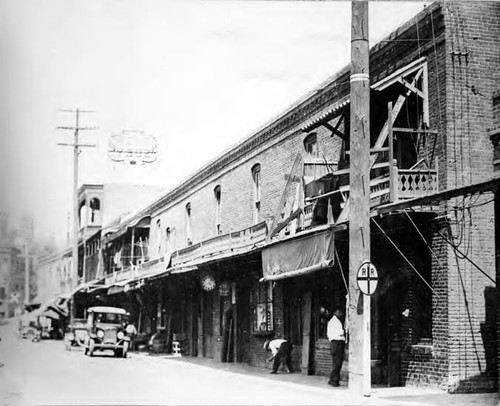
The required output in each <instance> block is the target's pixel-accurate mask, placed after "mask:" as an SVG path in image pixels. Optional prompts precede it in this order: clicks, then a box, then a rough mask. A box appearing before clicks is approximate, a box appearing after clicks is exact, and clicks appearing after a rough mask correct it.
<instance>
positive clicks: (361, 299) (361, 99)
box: [349, 1, 371, 396]
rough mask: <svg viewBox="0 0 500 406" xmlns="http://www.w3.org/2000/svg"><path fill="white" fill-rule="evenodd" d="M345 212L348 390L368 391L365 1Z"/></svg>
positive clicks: (355, 5) (356, 41)
mask: <svg viewBox="0 0 500 406" xmlns="http://www.w3.org/2000/svg"><path fill="white" fill-rule="evenodd" d="M350 82H351V141H350V146H351V157H350V197H349V201H350V203H349V204H350V216H349V390H351V391H352V392H353V393H356V394H360V393H362V394H363V395H365V396H369V395H370V390H371V359H370V358H371V355H370V353H371V351H370V350H371V340H370V296H368V295H363V294H362V293H361V291H360V289H359V286H358V284H357V273H358V269H359V267H360V266H361V264H362V263H363V262H365V261H369V260H370V76H369V43H368V2H367V1H353V2H352V29H351V80H350Z"/></svg>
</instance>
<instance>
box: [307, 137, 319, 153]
mask: <svg viewBox="0 0 500 406" xmlns="http://www.w3.org/2000/svg"><path fill="white" fill-rule="evenodd" d="M304 149H305V150H306V152H307V153H308V154H311V155H318V139H317V136H316V133H311V134H309V135H308V136H307V137H306V138H304Z"/></svg>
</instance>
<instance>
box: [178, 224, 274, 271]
mask: <svg viewBox="0 0 500 406" xmlns="http://www.w3.org/2000/svg"><path fill="white" fill-rule="evenodd" d="M266 236H267V225H266V222H261V223H259V224H256V225H254V226H252V227H248V228H245V229H243V230H240V231H236V232H232V233H228V234H222V235H219V236H217V237H213V238H209V239H207V240H204V241H201V242H199V243H197V244H193V245H190V246H189V247H186V248H183V249H180V250H178V251H175V252H174V253H173V254H172V266H173V267H175V266H179V265H181V264H185V263H188V262H195V261H201V260H207V259H211V258H218V257H223V256H225V255H228V254H238V253H243V252H246V251H250V250H251V249H252V248H254V247H255V246H257V245H258V244H261V243H263V242H264V241H265V239H266Z"/></svg>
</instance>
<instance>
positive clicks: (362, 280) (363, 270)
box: [356, 261, 378, 295]
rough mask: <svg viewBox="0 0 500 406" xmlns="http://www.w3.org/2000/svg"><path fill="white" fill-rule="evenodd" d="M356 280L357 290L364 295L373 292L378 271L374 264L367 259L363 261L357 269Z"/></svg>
mask: <svg viewBox="0 0 500 406" xmlns="http://www.w3.org/2000/svg"><path fill="white" fill-rule="evenodd" d="M356 280H357V282H358V288H359V290H360V291H361V292H363V293H364V294H365V295H371V294H373V293H375V290H376V289H377V285H378V272H377V268H375V265H373V264H372V263H371V262H369V261H365V262H363V263H362V264H361V266H360V267H359V269H358V275H357V277H356Z"/></svg>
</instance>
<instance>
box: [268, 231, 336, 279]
mask: <svg viewBox="0 0 500 406" xmlns="http://www.w3.org/2000/svg"><path fill="white" fill-rule="evenodd" d="M334 235H335V234H334V231H333V230H331V229H329V230H325V231H323V232H321V233H319V234H312V235H307V236H304V237H301V238H298V239H293V240H289V241H286V242H279V243H276V244H273V245H270V246H268V247H265V248H264V249H263V250H262V270H263V274H264V276H263V278H261V281H274V280H278V279H285V278H291V277H293V276H300V275H305V274H308V273H311V272H314V271H318V270H320V269H324V268H327V267H330V266H332V265H333V258H334Z"/></svg>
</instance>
